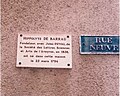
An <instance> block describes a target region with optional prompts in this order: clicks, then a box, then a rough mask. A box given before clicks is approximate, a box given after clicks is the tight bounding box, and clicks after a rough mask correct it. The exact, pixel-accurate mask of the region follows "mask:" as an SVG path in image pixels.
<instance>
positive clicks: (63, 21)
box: [1, 0, 119, 96]
mask: <svg viewBox="0 0 120 96" xmlns="http://www.w3.org/2000/svg"><path fill="white" fill-rule="evenodd" d="M1 5H2V37H1V38H2V96H118V65H119V62H118V55H80V54H79V36H80V35H81V34H91V35H107V34H109V35H118V34H119V32H118V8H119V7H118V0H2V3H1ZM19 32H22V33H33V34H35V33H39V34H65V33H67V34H71V35H72V39H73V41H72V43H73V68H72V69H71V70H69V69H35V68H16V67H15V65H16V51H17V49H16V48H17V47H16V46H17V34H18V33H19Z"/></svg>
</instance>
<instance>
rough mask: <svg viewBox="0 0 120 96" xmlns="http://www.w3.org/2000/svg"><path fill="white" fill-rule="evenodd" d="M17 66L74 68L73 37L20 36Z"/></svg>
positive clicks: (63, 35)
mask: <svg viewBox="0 0 120 96" xmlns="http://www.w3.org/2000/svg"><path fill="white" fill-rule="evenodd" d="M16 66H17V67H40V68H72V43H71V36H70V35H65V34H62V35H32V34H29V35H27V34H18V46H17V64H16Z"/></svg>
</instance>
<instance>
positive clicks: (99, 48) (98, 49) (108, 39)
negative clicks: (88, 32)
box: [80, 36, 120, 54]
mask: <svg viewBox="0 0 120 96" xmlns="http://www.w3.org/2000/svg"><path fill="white" fill-rule="evenodd" d="M119 38H120V37H119V36H81V37H80V53H81V54H119Z"/></svg>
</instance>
